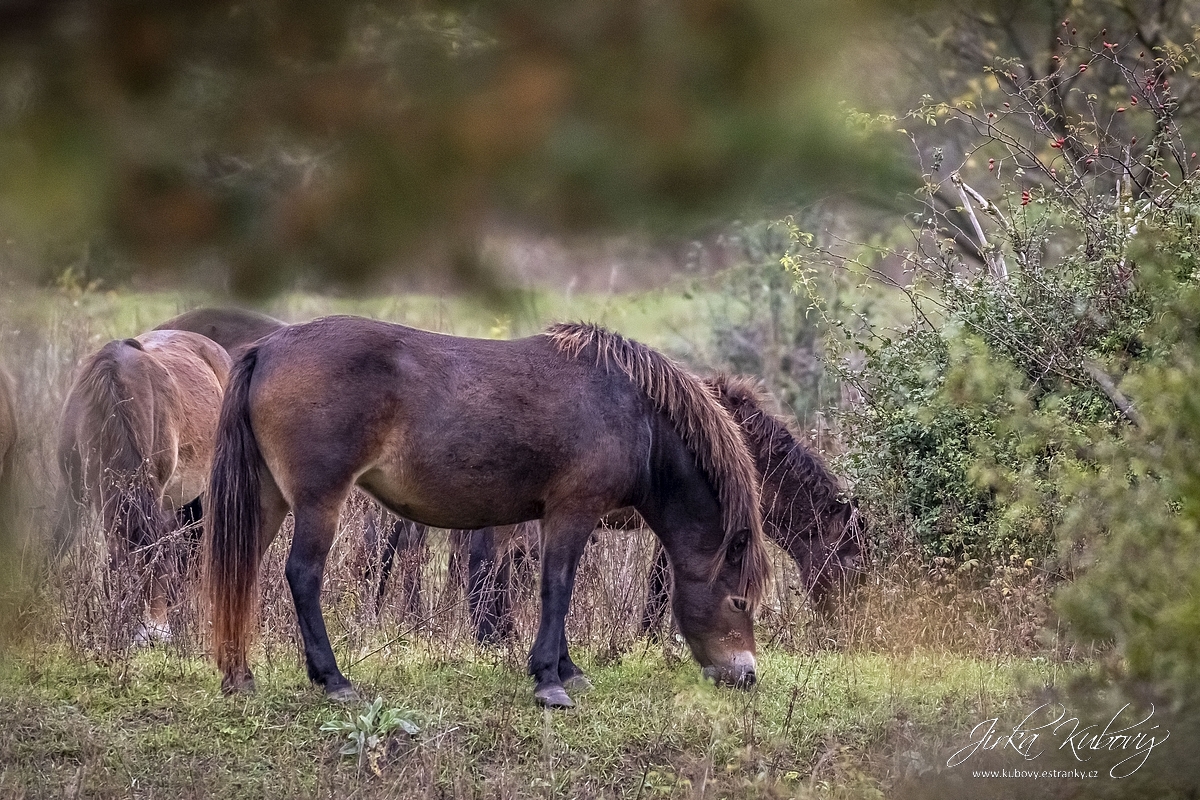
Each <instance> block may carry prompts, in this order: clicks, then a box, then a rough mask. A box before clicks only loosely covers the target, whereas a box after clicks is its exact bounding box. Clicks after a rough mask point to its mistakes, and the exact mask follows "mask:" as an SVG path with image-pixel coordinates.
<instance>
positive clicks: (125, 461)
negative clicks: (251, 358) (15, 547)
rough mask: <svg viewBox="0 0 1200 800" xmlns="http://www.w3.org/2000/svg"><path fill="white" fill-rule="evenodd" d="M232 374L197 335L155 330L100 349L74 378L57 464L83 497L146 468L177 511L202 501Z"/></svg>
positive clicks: (221, 355)
mask: <svg viewBox="0 0 1200 800" xmlns="http://www.w3.org/2000/svg"><path fill="white" fill-rule="evenodd" d="M228 374H229V356H228V354H226V353H225V351H224V350H223V349H222V348H221V347H220V346H219V345H217V344H216V343H214V342H212V341H210V340H208V339H207V338H205V337H203V336H200V335H198V334H195V333H188V332H183V331H152V332H150V333H146V334H142V335H141V336H139V337H137V338H131V339H117V340H113V341H111V342H108V343H107V344H105V345H104V346H103V347H101V348H100V349H99V350H98V351H97V352H96V353H94V354H93V355H92V356H91V357H90V358H89V359H88V360H87V361H85V362H84V365H83V367H82V368H81V369H80V371H79V373H78V375H77V376H76V378H75V381H74V382H73V384H72V386H71V390H70V391H69V393H68V395H67V402H66V405H65V408H64V411H63V417H62V421H61V430H60V439H59V461H60V464H61V465H62V469H63V471H64V472H65V473H66V475H67V477H68V479H69V480H70V481H72V482H73V483H75V484H76V486H77V494H82V491H79V486H80V485H81V484H87V485H92V486H98V485H100V479H101V477H102V476H103V475H105V474H110V475H111V476H112V477H117V476H120V475H132V474H134V473H137V472H138V471H139V470H141V469H143V464H145V463H146V462H147V461H148V462H149V464H150V467H151V474H152V476H153V477H154V479H155V480H156V482H157V483H158V484H159V488H160V489H161V490H162V491H163V492H165V494H166V496H167V497H169V498H170V499H171V501H172V502H173V503H174V504H175V505H177V506H182V505H183V504H185V503H187V502H189V501H190V500H192V499H194V498H195V497H197V496H199V495H200V493H201V492H202V491H203V489H204V486H205V485H206V483H207V476H208V465H209V463H210V462H211V459H212V438H213V434H214V432H215V430H216V424H217V416H218V414H219V413H220V405H221V392H222V389H223V386H224V383H225V381H226V380H227V379H228ZM80 499H82V498H80Z"/></svg>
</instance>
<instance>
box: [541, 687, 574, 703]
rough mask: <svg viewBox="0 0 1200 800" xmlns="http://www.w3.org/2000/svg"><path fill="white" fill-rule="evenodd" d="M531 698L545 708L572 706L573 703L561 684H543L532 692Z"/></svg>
mask: <svg viewBox="0 0 1200 800" xmlns="http://www.w3.org/2000/svg"><path fill="white" fill-rule="evenodd" d="M533 698H534V699H535V700H537V701H538V705H543V706H545V707H546V708H572V707H573V706H574V705H575V703H574V701H572V700H571V698H570V696H568V695H567V691H566V690H565V689H563V687H561V686H543V687H542V688H541V689H538V690H537V691H536V692H534V693H533Z"/></svg>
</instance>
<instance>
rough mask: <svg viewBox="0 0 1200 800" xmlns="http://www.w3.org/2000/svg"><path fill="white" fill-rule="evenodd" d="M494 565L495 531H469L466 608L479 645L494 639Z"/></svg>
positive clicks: (496, 623)
mask: <svg viewBox="0 0 1200 800" xmlns="http://www.w3.org/2000/svg"><path fill="white" fill-rule="evenodd" d="M496 563H497V555H496V529H495V528H480V529H479V530H474V531H471V532H470V533H469V534H468V535H467V609H468V612H469V615H470V618H471V627H472V628H473V629H474V631H475V640H476V641H477V642H480V643H481V644H490V643H492V642H495V641H496V638H497V626H498V624H499V620H498V619H497V617H496V608H495V593H496V592H497V591H498V587H497V585H496V578H497V575H496Z"/></svg>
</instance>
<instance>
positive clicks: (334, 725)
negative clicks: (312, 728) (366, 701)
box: [321, 697, 421, 772]
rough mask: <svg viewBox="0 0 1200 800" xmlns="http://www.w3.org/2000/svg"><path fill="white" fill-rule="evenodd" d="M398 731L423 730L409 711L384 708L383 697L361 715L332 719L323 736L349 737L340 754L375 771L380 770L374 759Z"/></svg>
mask: <svg viewBox="0 0 1200 800" xmlns="http://www.w3.org/2000/svg"><path fill="white" fill-rule="evenodd" d="M396 731H402V732H403V733H405V734H407V735H408V736H416V735H417V734H418V733H420V732H421V729H420V728H419V727H418V726H417V724H416V723H415V722H413V721H412V714H410V713H409V712H407V711H404V710H403V709H400V708H394V707H393V708H384V707H383V698H382V697H376V698H375V702H373V703H371V704H370V705H369V706H367V708H366V710H365V711H363V712H362V713H360V714H355V713H354V712H353V711H351V712H349V713H348V714H347V716H346V717H345V718H335V719H329V720H326V721H325V722H324V723H323V724H322V725H321V732H322V733H331V734H334V735H336V736H344V737H345V738H346V742H345V743H344V744H343V745H342V748H341V750H339V751H338V752H339V753H340V754H341V755H343V756H353V757H354V758H356V759H357V760H358V767H359V769H362V768H364V767H366V766H368V765H370V766H371V767H372V771H373V772H378V771H379V770H378V766H377V765H376V764H375V760H376V759H377V758H378V754H379V753H380V752H381V750H382V749H383V747H384V746H385V745H386V742H387V739H388V737H390V736H391V735H392V734H393V733H395V732H396Z"/></svg>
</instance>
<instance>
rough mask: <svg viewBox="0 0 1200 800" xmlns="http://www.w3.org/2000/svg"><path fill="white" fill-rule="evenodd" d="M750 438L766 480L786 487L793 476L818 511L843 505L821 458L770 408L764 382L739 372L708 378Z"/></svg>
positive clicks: (833, 480) (832, 478) (753, 451)
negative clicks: (785, 484) (785, 483)
mask: <svg viewBox="0 0 1200 800" xmlns="http://www.w3.org/2000/svg"><path fill="white" fill-rule="evenodd" d="M705 383H707V384H709V385H710V386H712V387H713V388H714V389H715V390H716V391H717V393H718V395H720V397H721V398H722V405H724V406H725V407H726V408H727V409H728V410H729V413H730V414H732V415H733V418H734V419H735V420H737V422H738V424H739V425H740V426H741V427H742V431H743V432H744V433H745V435H746V437H747V438H748V439H749V440H750V450H751V453H752V454H753V456H754V457H755V459H756V460H758V462H759V467H760V470H761V472H762V476H763V482H764V483H768V482H771V483H774V484H777V485H780V486H781V487H782V486H783V484H784V482H785V481H787V480H788V479H789V478H790V479H791V482H793V483H795V484H798V486H797V487H794V488H796V489H798V488H799V487H800V486H802V487H803V488H804V490H805V492H806V493H807V494H808V502H809V503H811V504H812V508H813V510H814V511H816V512H818V513H821V514H828V513H832V512H833V510H834V509H836V508H837V507H838V506H839V505H840V504H839V502H838V501H839V499H840V498H841V487H840V486H839V485H838V482H837V478H835V477H834V476H833V475H832V473H830V472H829V470H828V469H827V468H826V467H825V464H824V463H823V462H822V461H821V459H820V457H819V456H818V455H817V454H816V453H814V452H813V451H812V450H809V449H808V448H807V447H805V446H804V444H802V443H801V442H800V441H799V438H798V437H797V436H796V435H795V433H793V431H792V430H791V428H789V427H788V425H787V423H786V422H784V421H783V420H782V419H780V418H779V417H777V416H776V415H775V414H773V413H772V412H771V411H769V410H768V409H769V408H770V407H771V405H773V398H772V397H771V396H770V394H769V393H768V392H767V390H766V389H765V388H763V386H762V384H761V383H760V382H759V381H757V380H755V379H753V378H747V377H744V376H737V375H724V374H719V375H716V376H713V377H711V378H706V379H705Z"/></svg>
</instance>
